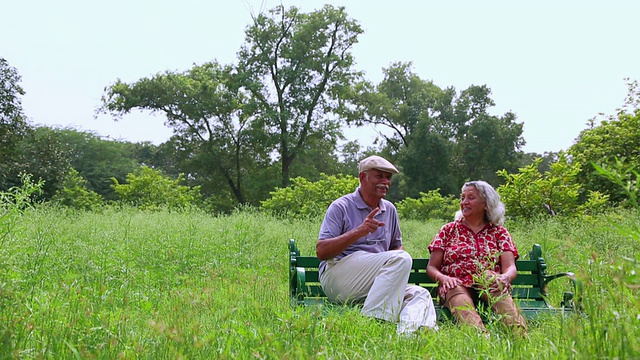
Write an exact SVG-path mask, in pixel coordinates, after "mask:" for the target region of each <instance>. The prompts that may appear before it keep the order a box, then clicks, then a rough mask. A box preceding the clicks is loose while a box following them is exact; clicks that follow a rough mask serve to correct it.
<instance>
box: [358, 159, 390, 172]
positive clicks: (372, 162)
mask: <svg viewBox="0 0 640 360" xmlns="http://www.w3.org/2000/svg"><path fill="white" fill-rule="evenodd" d="M371 169H377V170H380V171H386V172H388V173H392V174H397V173H399V171H398V169H396V167H395V166H393V164H392V163H390V162H389V161H387V160H386V159H385V158H382V157H380V156H376V155H372V156H369V157H368V158H365V159H362V161H360V163H359V164H358V172H359V173H361V172H363V171H367V170H371Z"/></svg>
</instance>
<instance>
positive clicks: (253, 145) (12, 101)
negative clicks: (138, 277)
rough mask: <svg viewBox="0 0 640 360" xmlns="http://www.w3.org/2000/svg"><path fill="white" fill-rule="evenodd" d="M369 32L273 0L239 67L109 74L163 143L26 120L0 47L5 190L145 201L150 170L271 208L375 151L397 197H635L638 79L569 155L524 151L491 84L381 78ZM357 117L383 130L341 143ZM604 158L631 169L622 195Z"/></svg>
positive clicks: (124, 106)
mask: <svg viewBox="0 0 640 360" xmlns="http://www.w3.org/2000/svg"><path fill="white" fill-rule="evenodd" d="M362 32H363V31H362V29H361V27H360V26H359V24H358V22H357V21H356V20H354V19H351V18H349V17H348V15H347V14H346V13H345V11H344V8H335V7H332V6H328V5H327V6H325V7H324V8H322V9H320V10H317V11H314V12H311V13H301V12H299V11H298V9H296V8H293V7H292V8H290V9H285V8H283V7H276V8H274V9H273V10H271V11H269V12H268V13H265V14H260V15H258V16H256V17H255V18H254V22H253V24H251V25H250V26H248V27H247V29H246V31H245V43H244V44H243V45H242V46H241V48H240V50H239V51H238V52H237V62H236V63H234V64H219V63H218V62H217V61H211V62H208V63H205V64H202V65H194V66H193V68H191V69H189V70H186V71H183V72H173V71H166V72H163V73H158V74H156V75H155V76H152V77H149V78H143V79H140V80H138V81H136V82H134V83H124V82H122V81H120V80H117V81H115V82H114V83H113V84H110V85H108V86H107V87H106V88H105V92H104V95H103V98H102V104H101V107H100V109H99V111H100V112H103V113H107V114H111V115H113V116H114V117H116V118H118V117H121V116H122V115H124V114H126V113H128V112H130V111H131V110H134V109H137V110H145V111H151V112H160V113H162V114H163V115H165V117H166V125H167V126H169V127H171V128H172V130H173V136H172V137H171V138H170V139H169V140H168V141H167V142H165V143H163V144H160V145H153V144H151V143H129V142H126V141H118V140H110V139H104V138H102V137H100V136H99V135H97V134H93V133H89V132H83V131H77V130H74V129H68V128H66V129H60V128H49V127H43V126H35V125H33V124H30V122H29V121H28V118H27V117H26V116H25V114H24V113H23V111H22V107H21V102H20V99H21V96H24V95H25V94H24V91H23V89H22V88H21V87H20V84H19V83H20V76H19V74H18V71H17V69H15V68H13V67H11V66H10V65H9V63H8V62H7V61H6V60H5V59H2V58H0V81H2V87H1V88H0V91H1V93H0V107H1V113H0V116H1V119H0V126H1V127H0V153H1V158H0V172H1V175H0V190H2V191H8V190H9V189H11V188H12V187H16V186H20V185H21V184H22V183H23V180H24V178H23V177H21V174H30V175H31V176H32V178H33V179H34V180H37V181H39V180H43V181H44V182H43V185H42V192H41V194H40V200H43V201H51V200H55V199H58V200H59V201H62V200H61V199H64V198H65V196H66V197H67V198H69V197H71V196H72V195H74V194H75V196H79V195H83V196H84V195H86V194H84V192H83V191H86V192H87V194H89V195H88V196H90V197H91V198H92V199H93V200H91V201H89V202H94V201H98V200H99V201H106V202H109V201H123V200H124V199H127V201H128V202H131V203H136V202H137V203H138V205H140V204H141V201H142V200H141V199H140V198H139V195H135V196H134V195H133V194H137V192H136V191H140V189H145V185H144V184H145V181H151V180H152V179H155V181H159V182H160V184H162V186H160V188H163V186H164V188H165V189H180V191H183V190H184V191H183V192H181V193H180V194H181V195H179V197H180V198H182V199H192V201H193V202H198V203H199V204H205V205H203V206H205V207H206V208H207V209H209V210H211V211H215V212H228V211H231V210H232V209H233V208H235V207H236V206H238V205H250V206H260V205H263V204H264V202H265V201H268V200H270V199H274V197H275V195H276V194H275V193H274V189H276V188H280V189H285V188H290V185H291V182H292V179H305V180H306V181H308V182H311V183H316V182H317V183H320V182H321V181H323V180H326V178H327V176H354V177H355V176H356V175H357V173H356V172H357V170H356V168H357V166H356V164H357V162H358V160H359V159H361V158H362V157H364V156H366V155H368V154H372V153H375V154H380V155H382V156H385V157H387V158H389V159H390V160H391V161H393V162H394V163H395V164H397V165H398V166H399V167H400V168H401V170H402V173H401V174H399V175H398V176H396V177H394V186H393V187H392V192H391V193H390V194H389V198H390V200H392V201H396V202H400V201H405V200H406V201H408V200H407V199H414V200H416V201H418V200H417V199H422V198H424V197H425V196H426V197H429V198H432V197H436V198H437V197H441V198H450V197H451V196H454V197H455V196H457V195H458V192H459V188H460V186H461V184H462V183H463V182H464V181H466V180H469V179H484V180H487V181H489V182H490V183H492V184H494V185H495V186H500V187H501V188H502V193H503V196H505V197H506V198H507V200H508V199H509V198H510V197H511V198H513V199H514V203H513V204H508V205H510V206H508V208H510V209H512V211H519V213H520V214H522V215H524V214H531V213H538V212H543V211H546V212H547V213H563V212H564V213H570V212H579V211H584V210H585V208H584V206H585V204H587V205H588V207H589V208H592V209H595V208H597V207H598V206H600V205H601V204H604V203H609V204H610V203H616V204H618V203H624V201H625V199H628V197H629V196H631V195H630V194H631V193H633V191H630V189H634V186H635V182H634V181H636V180H637V173H636V172H635V171H636V170H637V169H638V161H639V160H638V159H639V157H638V149H640V133H639V130H638V129H639V126H638V125H640V124H638V99H640V96H638V90H637V82H635V81H630V82H629V97H628V99H626V101H625V104H624V106H623V108H622V109H621V110H620V111H619V112H618V113H617V114H615V115H613V116H610V117H608V118H607V119H606V120H604V121H603V122H602V123H600V124H596V121H595V120H592V121H591V123H590V124H589V125H588V128H587V129H585V130H584V131H583V132H582V133H581V134H580V136H579V137H578V139H577V140H576V143H575V145H573V146H572V147H571V148H570V149H568V151H567V152H566V153H564V152H563V153H559V154H558V153H545V154H525V153H524V152H523V151H522V147H523V146H524V144H525V140H524V138H523V137H522V123H519V122H518V121H517V118H516V116H515V114H514V113H512V112H507V113H505V114H502V115H494V114H492V113H491V112H490V109H491V108H492V107H493V106H494V105H495V103H494V101H493V100H492V99H491V96H490V95H491V91H490V88H489V87H488V86H486V85H481V86H478V85H472V86H469V87H468V88H467V89H464V90H462V91H457V90H456V89H454V88H453V87H446V88H441V87H439V86H437V85H435V84H433V82H431V81H429V80H425V79H422V78H420V77H419V76H418V75H416V74H415V73H414V72H413V69H412V65H411V63H410V62H397V63H393V64H391V65H390V66H389V67H388V68H386V69H383V72H384V77H383V80H382V81H381V82H380V83H378V84H373V83H372V82H370V81H368V80H367V79H366V78H365V75H364V74H363V73H362V72H360V71H358V70H357V69H355V67H354V64H355V59H354V58H353V56H352V54H351V50H352V47H353V45H354V44H355V43H356V42H357V39H358V36H359V35H361V34H362ZM346 126H374V127H375V128H376V129H378V130H380V137H379V139H378V141H377V142H376V143H374V144H373V145H372V146H370V147H367V148H362V147H361V145H360V144H359V143H358V142H347V143H343V141H342V140H344V137H343V135H342V131H343V129H344V128H345V127H346ZM383 129H384V131H383ZM594 165H595V166H594ZM598 166H603V167H604V170H606V171H609V173H611V171H613V172H615V173H616V174H619V175H620V176H622V177H621V179H624V181H627V182H628V184H627V185H628V186H626V188H625V189H627V190H623V191H621V190H620V188H619V187H618V186H616V185H614V184H613V181H612V179H610V178H609V179H608V178H606V177H605V176H602V175H601V174H602V172H600V175H599V172H598ZM601 170H603V169H601ZM150 179H151V180H150ZM135 182H138V183H137V184H136V186H135V189H138V190H136V191H133V188H134V186H132V185H131V184H132V183H135ZM156 185H157V183H156ZM294 185H295V184H294ZM146 186H147V187H148V189H151V187H152V186H151V184H148V183H147V185H146ZM180 186H184V187H186V188H184V189H183V188H180ZM82 189H84V190H82ZM156 190H157V189H156ZM196 190H197V191H196ZM149 191H150V190H149ZM167 191H168V190H167ZM279 191H282V190H279ZM94 194H95V195H94ZM96 196H97V197H96ZM176 196H178V195H176ZM142 197H143V196H142ZM436 200H437V199H436ZM67 201H68V199H67ZM437 201H440V200H437ZM437 201H436V202H437ZM427 202H428V201H427ZM589 204H590V205H589ZM156 205H158V204H156ZM158 206H160V205H158ZM513 209H516V210H513ZM413 213H416V211H413Z"/></svg>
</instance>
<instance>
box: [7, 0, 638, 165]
mask: <svg viewBox="0 0 640 360" xmlns="http://www.w3.org/2000/svg"><path fill="white" fill-rule="evenodd" d="M282 3H283V4H284V5H285V6H287V7H288V6H292V5H293V6H298V7H301V8H302V10H303V11H305V12H309V11H312V10H315V9H317V8H320V7H321V6H322V5H324V4H326V3H330V4H333V5H338V6H345V8H346V11H347V13H348V14H349V16H351V17H352V18H354V19H356V20H357V21H359V22H360V24H361V26H362V27H363V29H364V31H365V32H364V34H362V35H361V37H360V38H359V40H360V42H359V43H358V44H357V45H356V46H355V47H354V49H353V54H354V56H355V59H356V61H357V64H356V67H357V68H358V69H359V70H364V71H365V72H366V76H367V78H368V79H369V80H371V81H373V82H375V83H378V82H379V81H380V80H382V71H381V69H382V68H383V67H388V66H389V65H390V64H391V63H392V62H396V61H403V62H406V61H411V62H413V66H414V68H413V70H414V72H415V73H417V74H418V75H419V76H420V77H421V78H422V79H424V80H431V81H433V82H434V84H435V85H437V86H439V87H441V88H445V87H449V86H453V87H455V89H456V90H457V91H458V92H460V91H461V90H464V89H466V88H467V87H469V86H471V85H484V84H486V85H487V86H488V87H489V88H491V90H492V95H491V97H492V98H493V100H494V101H495V102H496V106H495V107H494V108H493V109H492V110H491V112H492V113H494V114H496V115H502V114H504V113H505V112H506V111H513V112H514V113H515V114H516V115H517V118H518V122H521V123H524V133H523V136H524V139H525V141H526V142H527V144H526V145H525V147H524V150H525V151H527V152H537V153H543V152H545V151H559V150H566V149H568V148H569V147H570V146H571V145H572V144H573V143H574V139H575V138H576V137H577V136H578V134H579V133H580V131H581V130H583V129H585V128H586V123H587V121H588V120H589V119H591V118H593V117H596V116H597V115H598V113H605V114H607V115H609V114H614V113H615V110H616V109H617V108H619V107H621V106H622V103H623V100H624V98H625V95H626V93H627V86H626V82H625V80H624V78H631V79H632V80H633V79H635V80H640V47H639V46H638V43H639V38H640V28H639V27H638V14H640V1H635V0H628V1H618V0H607V1H588V0H583V1H547V0H539V1H513V0H509V1H506V0H505V1H454V0H447V1H427V0H415V1H408V0H395V1H374V0H349V1H347V0H343V1H310V0H306V1H303V0H299V1H292V0H286V1H285V0H283V1H282ZM278 4H280V1H273V0H265V1H256V0H181V1H173V0H172V1H169V0H153V1H150V0H111V1H86V0H84V1H80V0H59V1H45V0H37V1H34V0H20V1H9V0H3V1H2V6H1V7H0V9H2V15H1V16H0V34H2V36H0V57H4V58H5V59H6V60H7V61H8V62H9V64H10V65H11V66H13V67H15V68H16V69H17V70H18V73H19V74H20V75H21V76H22V83H21V85H22V87H23V88H24V90H25V91H26V95H25V96H24V97H23V98H22V104H23V107H24V112H25V114H26V115H27V117H29V118H30V120H31V121H32V122H33V123H34V124H45V125H56V126H61V127H73V128H76V129H78V130H83V131H93V132H95V133H97V134H99V135H103V136H109V137H110V138H115V139H123V140H128V141H152V142H154V143H156V144H159V143H161V142H163V141H165V140H167V139H168V137H169V136H170V135H171V130H170V129H168V128H166V127H165V126H164V125H163V118H162V116H160V115H157V116H155V117H154V116H152V115H149V114H148V113H137V112H136V113H133V114H131V115H128V116H125V117H124V118H123V119H122V120H121V121H118V122H115V121H113V120H112V119H111V117H110V116H107V115H100V116H98V117H97V118H94V114H95V109H96V108H97V107H98V106H99V105H100V97H101V95H102V93H103V91H104V87H105V86H108V85H109V84H111V83H113V82H114V81H116V80H117V79H121V80H123V81H126V82H135V81H136V80H138V79H140V78H143V77H149V76H153V75H154V74H156V73H158V72H164V71H166V70H172V71H185V70H188V69H189V68H191V67H192V66H193V64H202V63H204V62H206V61H210V60H213V59H216V60H217V61H218V62H221V63H224V64H230V63H233V62H235V61H236V52H237V51H238V50H239V49H240V46H241V45H242V43H243V42H244V29H245V28H246V27H247V26H248V25H249V24H250V22H251V12H252V11H253V12H254V13H256V12H259V11H260V10H261V8H262V9H268V8H272V7H274V6H276V5H278ZM346 134H347V136H348V137H349V140H356V139H358V140H359V141H360V143H361V145H363V146H368V145H370V144H371V142H372V138H373V131H372V130H371V129H369V130H367V131H347V132H346ZM356 134H358V135H356Z"/></svg>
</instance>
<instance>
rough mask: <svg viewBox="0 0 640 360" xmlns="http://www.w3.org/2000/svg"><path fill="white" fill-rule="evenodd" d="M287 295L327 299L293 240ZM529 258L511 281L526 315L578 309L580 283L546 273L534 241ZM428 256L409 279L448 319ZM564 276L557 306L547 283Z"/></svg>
mask: <svg viewBox="0 0 640 360" xmlns="http://www.w3.org/2000/svg"><path fill="white" fill-rule="evenodd" d="M289 253H290V256H289V296H290V300H291V306H292V307H297V306H326V305H329V304H330V302H329V300H328V299H327V297H326V295H325V294H324V292H323V291H322V287H321V286H320V282H319V281H318V266H319V265H320V260H319V259H318V258H317V257H315V256H301V255H300V251H299V250H298V247H297V245H296V243H295V240H293V239H291V240H289ZM528 255H529V258H528V259H525V260H520V259H519V260H517V261H516V267H517V269H518V277H517V278H516V279H515V280H514V281H513V283H512V285H513V294H512V295H513V297H514V299H515V300H516V302H517V303H518V305H519V306H520V308H521V310H522V314H523V315H524V316H525V317H526V318H527V319H535V318H536V317H537V316H538V315H540V314H542V313H549V312H560V313H564V312H572V311H575V310H579V309H580V300H581V298H580V283H579V282H578V281H577V280H576V277H575V275H574V274H573V273H571V272H563V273H558V274H554V275H547V274H546V269H547V264H546V263H545V261H544V258H543V257H542V248H541V247H540V245H538V244H535V245H533V248H532V249H531V251H530V252H529V254H528ZM428 262H429V259H428V258H414V259H413V266H412V269H411V274H410V275H409V283H410V284H416V285H420V286H422V287H424V288H426V289H428V290H429V291H430V292H431V295H432V297H433V299H434V305H435V307H436V313H437V315H438V319H439V320H445V319H451V314H450V312H449V310H448V309H446V308H443V307H441V306H440V305H439V304H438V298H437V295H436V293H437V292H436V291H435V289H436V283H435V282H434V281H433V280H432V279H431V278H430V277H429V276H427V273H426V268H427V263H428ZM561 277H566V278H568V279H569V281H570V283H571V290H572V291H566V292H564V294H563V297H562V301H561V302H560V305H559V306H558V307H554V306H552V305H551V304H550V302H549V300H548V296H547V284H548V283H549V282H550V281H552V280H555V279H558V278H561Z"/></svg>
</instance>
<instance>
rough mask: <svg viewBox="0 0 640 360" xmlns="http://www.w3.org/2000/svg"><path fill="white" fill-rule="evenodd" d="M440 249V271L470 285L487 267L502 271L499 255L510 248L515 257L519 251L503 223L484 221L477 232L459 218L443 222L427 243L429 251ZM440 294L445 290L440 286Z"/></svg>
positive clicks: (443, 294)
mask: <svg viewBox="0 0 640 360" xmlns="http://www.w3.org/2000/svg"><path fill="white" fill-rule="evenodd" d="M437 249H440V250H442V251H443V253H444V254H443V258H442V265H441V267H440V272H442V273H443V274H445V275H447V276H452V277H456V278H458V279H460V280H462V284H463V285H464V286H467V287H471V286H473V284H474V280H473V278H474V276H478V275H481V274H482V273H484V272H485V271H486V270H493V271H495V272H497V273H501V271H500V270H501V269H500V254H502V253H503V252H507V251H510V252H512V253H513V256H514V258H515V259H517V258H518V256H519V255H518V250H517V249H516V245H515V244H514V243H513V240H512V239H511V234H509V231H507V229H506V228H505V227H503V226H496V225H492V224H487V225H486V226H485V227H484V228H483V229H482V230H480V231H479V232H478V233H477V234H474V233H473V231H471V229H469V228H468V227H467V226H466V225H463V224H462V222H461V221H460V220H456V221H453V222H450V223H448V224H445V225H444V226H442V228H440V231H439V232H438V234H437V235H436V236H435V237H434V238H433V240H432V241H431V244H429V252H430V253H431V252H433V251H434V250H437ZM439 293H440V297H441V298H444V297H445V294H446V291H443V289H442V288H440V289H439Z"/></svg>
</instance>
